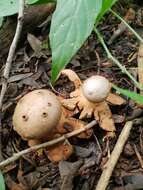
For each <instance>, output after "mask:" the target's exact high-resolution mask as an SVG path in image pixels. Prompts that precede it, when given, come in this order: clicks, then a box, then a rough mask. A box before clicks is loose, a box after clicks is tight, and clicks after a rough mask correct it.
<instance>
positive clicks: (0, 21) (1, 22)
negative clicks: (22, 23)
mask: <svg viewBox="0 0 143 190" xmlns="http://www.w3.org/2000/svg"><path fill="white" fill-rule="evenodd" d="M2 24H3V17H0V28H1V27H2Z"/></svg>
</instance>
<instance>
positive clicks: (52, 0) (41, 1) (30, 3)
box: [26, 0, 56, 5]
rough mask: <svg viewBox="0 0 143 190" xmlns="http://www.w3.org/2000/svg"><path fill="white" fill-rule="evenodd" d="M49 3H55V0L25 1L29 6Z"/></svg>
mask: <svg viewBox="0 0 143 190" xmlns="http://www.w3.org/2000/svg"><path fill="white" fill-rule="evenodd" d="M50 2H56V0H26V3H27V4H29V5H32V4H35V5H37V4H44V3H50Z"/></svg>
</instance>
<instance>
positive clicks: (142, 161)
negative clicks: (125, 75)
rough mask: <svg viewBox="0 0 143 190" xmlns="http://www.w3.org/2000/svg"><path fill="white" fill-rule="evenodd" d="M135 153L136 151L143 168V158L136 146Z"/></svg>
mask: <svg viewBox="0 0 143 190" xmlns="http://www.w3.org/2000/svg"><path fill="white" fill-rule="evenodd" d="M134 151H135V153H136V156H137V158H138V160H139V162H140V165H141V168H143V159H142V157H141V155H140V153H139V151H138V149H137V146H136V145H135V144H134Z"/></svg>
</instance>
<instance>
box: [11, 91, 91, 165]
mask: <svg viewBox="0 0 143 190" xmlns="http://www.w3.org/2000/svg"><path fill="white" fill-rule="evenodd" d="M70 115H71V114H70V112H69V111H68V110H66V109H65V108H64V107H62V105H61V102H60V98H58V97H57V96H56V95H55V94H54V93H52V92H50V91H49V90H44V89H40V90H34V91H32V92H29V93H28V94H26V95H25V96H24V97H23V98H21V99H20V100H19V102H18V103H17V106H16V108H15V111H14V115H13V127H14V130H15V131H17V133H18V134H19V135H20V136H21V137H22V138H23V139H24V140H27V141H28V144H29V145H30V146H32V145H36V144H39V143H42V142H45V141H47V140H51V139H54V138H55V137H56V136H57V135H58V136H59V135H61V134H64V133H67V132H68V131H73V130H75V129H77V128H80V127H84V126H85V123H84V122H82V121H80V120H77V119H74V118H72V117H70ZM65 125H69V130H66V128H65V127H64V126H65ZM91 134H92V130H88V131H86V132H84V133H81V134H79V135H78V137H80V138H89V137H90V136H91ZM64 143H65V142H62V143H59V144H58V145H57V146H56V145H55V146H53V147H50V149H48V152H49V159H50V160H51V161H53V162H55V161H56V162H57V161H59V160H62V159H64V158H66V159H67V158H68V157H69V156H70V155H71V154H72V150H73V149H72V145H70V144H69V143H68V144H66V145H65V144H64ZM60 146H61V147H60ZM59 147H60V148H59ZM64 147H66V150H67V151H65V148H64ZM68 148H69V150H68ZM59 150H60V151H59ZM58 151H59V154H58ZM55 152H57V154H58V155H57V156H55ZM52 153H53V154H52ZM63 154H65V155H63ZM52 155H53V157H52Z"/></svg>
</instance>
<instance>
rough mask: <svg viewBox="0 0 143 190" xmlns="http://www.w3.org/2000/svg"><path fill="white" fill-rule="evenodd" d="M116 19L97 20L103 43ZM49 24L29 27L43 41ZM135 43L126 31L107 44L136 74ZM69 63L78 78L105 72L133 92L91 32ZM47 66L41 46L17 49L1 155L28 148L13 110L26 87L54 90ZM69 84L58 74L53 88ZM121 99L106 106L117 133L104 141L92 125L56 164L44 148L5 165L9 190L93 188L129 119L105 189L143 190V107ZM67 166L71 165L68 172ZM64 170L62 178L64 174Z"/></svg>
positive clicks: (65, 87)
mask: <svg viewBox="0 0 143 190" xmlns="http://www.w3.org/2000/svg"><path fill="white" fill-rule="evenodd" d="M124 6H125V5H124ZM140 6H141V5H140ZM129 7H133V8H134V9H135V11H136V12H137V10H138V9H139V8H140V7H139V6H138V5H137V4H136V5H130V4H129V5H128V4H127V5H126V7H123V5H122V4H120V3H119V4H118V5H117V6H116V7H115V8H116V10H117V11H118V10H120V14H121V15H122V16H124V15H125V14H126V12H127V9H128V8H129ZM119 23H120V22H119V21H118V20H117V19H115V18H114V17H113V16H112V15H107V16H106V18H105V19H104V20H103V22H102V23H101V24H100V25H99V30H100V31H101V33H102V34H103V37H104V39H105V41H106V42H107V43H108V41H109V39H110V37H111V36H112V34H113V31H114V30H115V29H117V26H118V24H119ZM132 26H133V27H134V28H135V29H138V30H141V27H140V26H138V24H137V23H135V21H134V22H133V23H132ZM47 27H49V24H48V25H47V26H46V28H45V26H44V27H41V28H40V29H39V28H38V30H35V31H36V32H33V35H35V36H36V38H38V39H40V40H41V41H44V40H45V39H46V37H47V36H46V31H47ZM138 46H139V44H138V41H137V40H136V39H135V37H134V36H133V35H132V34H131V33H130V32H128V31H125V32H124V33H123V34H122V35H121V36H119V37H118V38H117V39H115V41H114V42H113V43H112V44H111V45H109V46H108V47H109V49H110V50H111V52H112V53H113V55H114V56H116V58H118V59H119V60H120V62H121V63H122V65H125V66H126V68H128V70H130V71H131V72H132V74H134V76H135V77H137V73H136V71H135V69H134V68H135V67H137V56H136V53H137V51H138ZM130 60H131V61H130ZM68 68H70V69H73V70H74V71H75V72H76V73H77V74H78V75H79V77H80V78H81V80H85V79H86V78H87V77H89V76H91V75H95V74H100V75H103V76H106V77H107V78H108V79H109V80H110V81H111V82H113V83H115V84H116V85H118V86H119V87H123V88H126V89H130V90H134V91H137V89H136V88H135V86H134V85H133V84H132V82H131V81H130V80H129V78H128V77H127V76H126V75H125V74H123V73H122V72H121V70H120V69H119V68H118V67H117V66H116V65H114V64H113V63H112V62H111V61H110V60H108V59H107V55H106V53H105V51H104V50H103V48H102V47H101V45H100V43H99V42H98V40H97V37H96V36H95V34H92V35H91V36H90V37H89V39H88V40H87V41H86V43H85V44H84V46H83V47H82V48H81V50H80V51H79V52H78V53H77V55H76V56H75V57H74V58H73V59H72V61H71V62H70V64H69V65H68ZM50 70H51V52H50V49H49V48H47V49H42V50H40V52H39V55H38V56H37V54H35V53H34V51H33V50H32V48H31V47H30V45H29V43H28V41H27V40H26V41H25V43H24V44H23V45H21V48H20V49H19V50H18V51H17V53H16V55H15V59H14V60H13V65H12V68H11V75H10V76H11V77H10V81H11V82H10V83H9V86H8V90H7V94H6V96H5V100H4V105H3V113H2V115H1V123H2V146H3V157H4V159H6V158H8V157H10V156H12V155H13V153H14V152H19V151H21V150H23V149H26V148H28V145H27V142H26V141H23V140H22V139H21V138H20V136H18V134H16V132H14V131H13V128H12V115H13V112H14V108H15V106H16V103H17V101H18V99H19V98H20V97H22V96H23V95H24V94H26V93H27V92H29V91H31V90H34V89H39V88H46V89H50V90H52V89H51V86H50ZM2 71H3V67H2V68H1V71H0V72H1V76H2ZM1 81H2V80H1ZM73 89H74V87H73V84H72V83H70V82H69V81H68V80H67V78H65V77H60V78H59V79H58V81H57V82H56V85H55V90H56V91H57V92H58V93H61V94H64V95H67V96H68V94H69V92H71V91H72V90H73ZM124 98H125V99H126V100H127V102H126V104H125V105H123V106H112V105H110V108H111V110H112V113H113V116H114V119H115V123H116V130H117V131H116V137H115V138H113V139H106V140H105V141H103V138H104V136H105V135H106V132H105V131H103V130H102V129H101V128H99V127H96V128H95V129H94V135H93V136H92V137H91V138H90V139H89V140H79V139H77V138H75V137H74V138H71V139H70V142H71V143H72V144H74V145H75V152H74V154H73V155H72V157H70V159H69V160H67V162H63V163H62V162H61V163H60V164H53V163H51V162H50V161H49V160H48V158H47V156H46V154H45V153H44V150H43V154H42V155H41V156H38V155H36V156H35V154H36V153H30V154H27V155H26V156H23V157H22V158H20V159H19V160H17V161H16V162H15V163H11V164H10V165H8V166H7V167H5V168H4V169H3V173H4V177H5V181H6V185H7V189H9V190H20V189H22V190H42V189H43V190H48V189H51V190H59V189H62V190H64V189H65V190H66V189H67V190H68V189H74V190H94V189H95V187H96V184H97V182H98V179H99V177H100V175H101V172H102V170H103V168H104V164H105V163H106V161H107V159H108V156H109V152H111V151H112V150H113V148H114V145H115V143H116V141H117V139H118V136H119V134H120V132H121V130H122V128H123V126H124V124H125V122H126V121H127V120H130V119H131V120H133V119H136V122H135V124H134V127H133V129H132V131H131V134H130V137H129V139H128V141H127V144H126V145H125V147H124V150H123V153H122V154H121V156H120V159H119V161H118V163H117V165H116V168H115V169H114V172H113V174H112V177H111V179H110V182H109V185H108V189H110V190H124V189H126V190H127V189H128V190H129V189H132V190H133V189H143V169H142V168H143V165H142V163H141V162H140V161H139V158H138V154H140V156H141V157H142V156H143V128H142V124H143V119H142V117H143V110H142V109H141V108H139V107H138V105H136V104H135V103H134V102H133V101H132V100H130V99H128V98H127V97H124ZM77 163H78V164H77ZM67 165H68V166H67ZM68 168H71V169H70V171H69V169H68ZM59 169H60V170H59ZM65 171H66V177H65V176H63V173H64V172H65ZM60 176H62V177H60ZM64 183H66V186H64V185H63V184H64ZM72 186H73V187H72Z"/></svg>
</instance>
